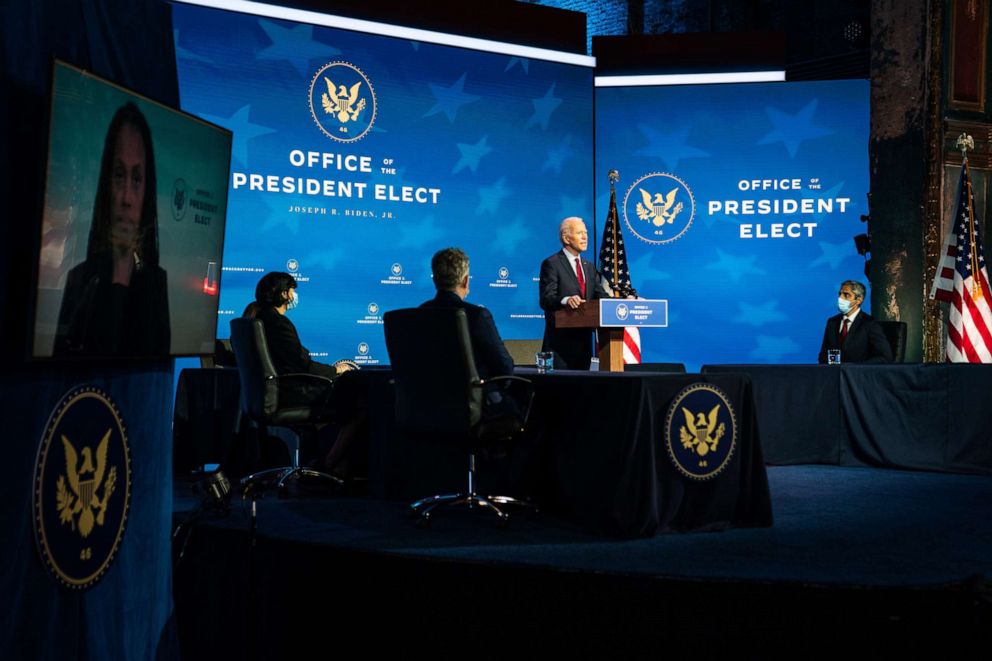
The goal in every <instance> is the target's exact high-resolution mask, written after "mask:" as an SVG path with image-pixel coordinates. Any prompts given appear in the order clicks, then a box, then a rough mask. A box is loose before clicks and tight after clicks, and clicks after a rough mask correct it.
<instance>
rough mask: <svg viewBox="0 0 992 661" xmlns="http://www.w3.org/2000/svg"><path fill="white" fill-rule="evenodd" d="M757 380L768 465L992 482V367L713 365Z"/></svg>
mask: <svg viewBox="0 0 992 661" xmlns="http://www.w3.org/2000/svg"><path fill="white" fill-rule="evenodd" d="M703 372H704V373H705V374H707V375H709V376H717V375H727V374H741V375H747V376H748V377H750V378H751V381H752V383H753V385H754V401H755V406H756V408H757V418H758V426H759V428H760V429H761V440H762V447H763V449H764V456H765V460H766V461H767V462H768V463H770V464H809V463H823V464H837V465H841V466H876V467H885V468H908V469H922V470H938V471H947V472H964V473H986V474H987V473H992V441H990V437H992V433H990V430H992V404H990V402H992V365H960V364H953V365H952V364H899V365H855V364H848V365H840V366H828V365H707V366H704V367H703Z"/></svg>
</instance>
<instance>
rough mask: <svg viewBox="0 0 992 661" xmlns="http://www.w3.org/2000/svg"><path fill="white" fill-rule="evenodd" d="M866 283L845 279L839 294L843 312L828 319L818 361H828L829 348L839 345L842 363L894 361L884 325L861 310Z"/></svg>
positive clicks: (838, 302)
mask: <svg viewBox="0 0 992 661" xmlns="http://www.w3.org/2000/svg"><path fill="white" fill-rule="evenodd" d="M864 300H865V286H864V285H863V284H861V283H860V282H857V281H855V280H846V281H844V282H843V283H841V285H840V292H839V293H838V294H837V308H838V309H839V310H840V314H838V315H835V316H833V317H830V318H829V319H827V328H826V330H824V331H823V343H822V345H821V346H820V356H819V362H820V363H821V364H823V363H826V362H827V351H828V350H829V349H840V361H841V363H891V362H892V348H891V347H890V346H889V341H888V340H887V339H886V338H885V333H883V332H882V327H881V326H880V325H879V323H878V322H877V321H875V320H874V319H872V318H871V316H869V315H868V313H866V312H862V311H861V304H862V303H863V302H864Z"/></svg>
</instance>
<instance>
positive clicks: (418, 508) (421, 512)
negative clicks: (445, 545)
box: [409, 493, 537, 528]
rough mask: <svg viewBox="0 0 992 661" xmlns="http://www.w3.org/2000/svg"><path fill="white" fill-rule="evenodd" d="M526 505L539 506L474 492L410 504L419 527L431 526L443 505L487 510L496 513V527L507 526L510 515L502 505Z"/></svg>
mask: <svg viewBox="0 0 992 661" xmlns="http://www.w3.org/2000/svg"><path fill="white" fill-rule="evenodd" d="M505 505H511V506H519V507H526V508H528V509H530V510H532V511H534V512H536V511H537V507H535V506H534V505H533V504H531V503H528V502H527V501H523V500H518V499H516V498H511V497H509V496H479V495H478V494H474V493H455V494H446V495H438V496H430V497H429V498H423V499H421V500H418V501H416V502H414V503H411V504H410V509H409V512H410V515H411V516H417V522H416V523H417V527H418V528H429V527H430V525H431V518H432V517H433V515H434V512H435V510H438V508H441V507H464V508H466V509H469V510H485V511H487V512H490V513H492V514H495V515H496V527H498V528H506V526H507V525H508V524H509V522H510V515H509V513H507V512H506V511H504V510H503V508H502V506H505Z"/></svg>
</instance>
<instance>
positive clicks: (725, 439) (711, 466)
mask: <svg viewBox="0 0 992 661" xmlns="http://www.w3.org/2000/svg"><path fill="white" fill-rule="evenodd" d="M736 444H737V416H736V415H735V414H734V408H733V406H731V405H730V399H729V398H728V397H727V395H726V394H725V393H724V392H723V391H722V390H721V389H719V388H717V387H716V386H714V385H711V384H709V383H694V384H692V385H690V386H687V387H686V388H683V389H682V390H681V391H680V392H679V393H678V394H677V395H676V396H675V399H673V400H672V403H671V405H670V406H669V407H668V415H667V416H666V417H665V449H666V451H667V452H668V456H669V458H670V459H671V460H672V463H673V464H674V465H675V468H677V469H678V471H679V472H680V473H682V474H683V475H685V476H686V477H689V478H692V479H694V480H707V479H710V478H712V477H715V476H716V475H718V474H719V473H720V472H721V471H723V469H724V468H726V467H727V464H728V463H729V462H730V459H731V457H732V456H733V454H734V447H735V446H736Z"/></svg>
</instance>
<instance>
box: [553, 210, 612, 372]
mask: <svg viewBox="0 0 992 661" xmlns="http://www.w3.org/2000/svg"><path fill="white" fill-rule="evenodd" d="M558 238H559V239H560V240H561V245H562V248H561V250H560V251H559V252H556V253H555V254H553V255H551V256H550V257H548V258H547V259H545V260H544V261H543V262H541V281H540V289H541V309H542V310H544V344H543V347H542V351H554V352H555V367H557V368H560V369H562V368H563V369H573V370H587V369H589V362H590V359H591V358H592V329H589V328H556V327H555V311H556V310H561V309H564V308H572V309H575V308H578V307H579V306H580V305H583V304H585V303H586V301H591V300H595V299H598V298H607V296H608V295H607V293H606V291H605V290H604V289H603V286H602V284H600V281H599V275H598V274H597V273H596V267H595V266H593V264H592V262H590V261H589V260H588V259H583V258H582V256H581V255H582V253H583V252H584V251H585V249H586V248H587V247H588V245H589V233H588V232H587V231H586V224H585V223H584V222H583V221H582V219H581V218H578V217H575V216H572V217H569V218H566V219H565V220H563V221H561V225H560V226H559V228H558Z"/></svg>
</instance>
